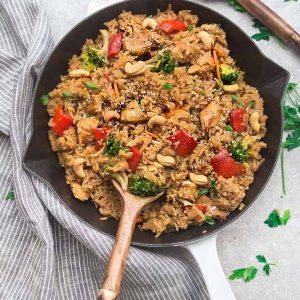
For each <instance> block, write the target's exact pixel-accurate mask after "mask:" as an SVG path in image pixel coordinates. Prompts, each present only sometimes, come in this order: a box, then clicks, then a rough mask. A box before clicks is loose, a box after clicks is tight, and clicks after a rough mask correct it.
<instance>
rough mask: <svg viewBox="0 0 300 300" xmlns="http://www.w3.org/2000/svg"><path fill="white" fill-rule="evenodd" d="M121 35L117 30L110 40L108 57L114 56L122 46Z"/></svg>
mask: <svg viewBox="0 0 300 300" xmlns="http://www.w3.org/2000/svg"><path fill="white" fill-rule="evenodd" d="M122 36H123V32H119V33H117V34H116V35H115V36H113V37H112V39H111V40H110V42H109V46H108V53H107V57H108V58H111V57H113V56H116V55H117V54H118V53H119V52H120V50H121V46H122Z"/></svg>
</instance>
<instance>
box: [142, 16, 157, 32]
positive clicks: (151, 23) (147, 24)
mask: <svg viewBox="0 0 300 300" xmlns="http://www.w3.org/2000/svg"><path fill="white" fill-rule="evenodd" d="M157 24H158V23H157V22H156V21H155V20H154V19H152V18H146V19H144V21H143V22H142V27H143V28H151V29H153V30H154V29H155V28H156V26H157Z"/></svg>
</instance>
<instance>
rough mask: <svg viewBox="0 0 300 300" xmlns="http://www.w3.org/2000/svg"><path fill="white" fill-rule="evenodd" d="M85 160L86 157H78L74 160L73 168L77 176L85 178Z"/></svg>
mask: <svg viewBox="0 0 300 300" xmlns="http://www.w3.org/2000/svg"><path fill="white" fill-rule="evenodd" d="M84 162H85V159H84V158H81V157H80V158H76V159H75V160H74V161H73V169H74V172H75V173H76V175H77V176H79V177H81V178H84V177H85V173H84V171H83V163H84Z"/></svg>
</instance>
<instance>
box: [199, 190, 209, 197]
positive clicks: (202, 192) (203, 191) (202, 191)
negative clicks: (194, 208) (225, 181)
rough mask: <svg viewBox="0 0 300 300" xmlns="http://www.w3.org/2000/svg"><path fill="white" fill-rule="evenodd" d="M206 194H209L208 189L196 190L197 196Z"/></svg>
mask: <svg viewBox="0 0 300 300" xmlns="http://www.w3.org/2000/svg"><path fill="white" fill-rule="evenodd" d="M207 194H209V189H202V190H201V191H199V192H198V197H202V196H206V195H207Z"/></svg>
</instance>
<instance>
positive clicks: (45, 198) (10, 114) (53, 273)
mask: <svg viewBox="0 0 300 300" xmlns="http://www.w3.org/2000/svg"><path fill="white" fill-rule="evenodd" d="M51 48H52V42H51V35H50V31H49V28H48V25H47V19H46V16H45V14H44V11H43V9H42V7H41V3H40V2H39V1H38V0H0V86H1V88H0V187H1V188H0V299H5V300H9V299H26V300H29V299H81V300H82V299H95V296H96V294H97V291H98V289H99V287H100V284H101V281H102V279H103V275H104V271H105V266H106V264H107V261H108V257H109V254H110V251H111V247H112V243H113V241H112V239H110V238H108V237H107V236H104V235H102V234H101V233H99V232H98V231H96V230H94V229H92V228H91V227H89V226H88V225H85V224H82V223H81V222H80V220H79V219H78V218H77V217H75V216H74V215H73V214H72V213H70V211H69V210H68V209H66V208H65V207H64V206H63V205H62V204H61V203H60V202H59V201H58V199H57V198H56V197H55V196H54V195H53V193H52V192H51V191H50V189H49V188H48V186H47V185H45V184H44V183H42V182H41V181H39V180H38V179H37V178H34V177H31V175H29V174H28V173H26V172H25V171H24V170H23V169H22V156H23V155H24V151H25V148H26V144H27V143H28V139H29V136H30V116H31V112H30V106H31V105H30V104H31V102H32V91H33V87H34V84H35V80H36V78H37V75H38V73H39V71H40V70H41V67H42V66H43V64H44V63H45V60H46V58H47V56H48V55H49V53H50V51H51ZM11 190H14V194H15V200H14V201H12V200H5V198H6V195H7V193H8V192H9V191H11ZM119 299H169V300H172V299H174V300H175V299H176V300H177V299H208V296H207V292H206V289H205V286H204V284H203V280H202V277H201V274H200V272H199V270H198V269H197V267H196V266H195V265H193V264H191V263H189V262H187V261H185V260H181V259H179V258H171V257H166V256H164V255H162V254H159V253H158V252H156V253H153V252H150V251H147V250H142V249H137V248H131V249H130V251H129V258H128V264H127V267H126V271H125V274H124V279H123V284H122V288H121V292H120V297H119Z"/></svg>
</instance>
